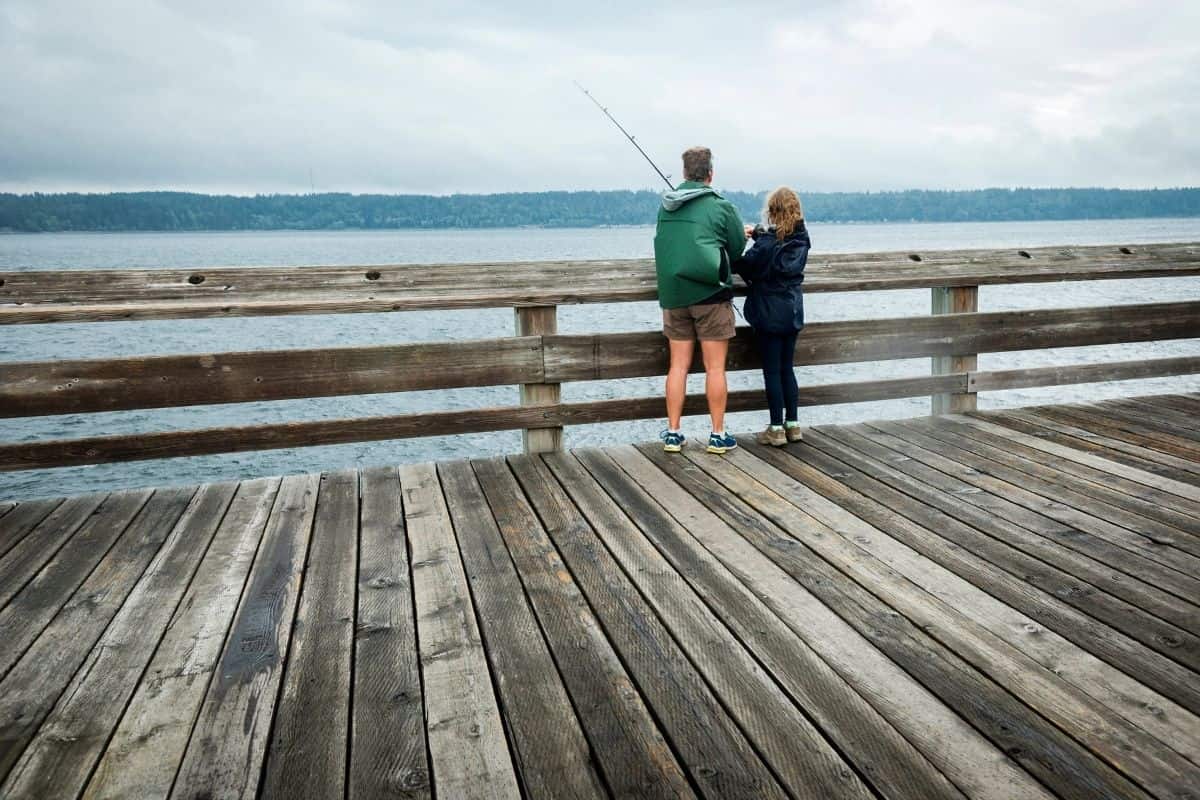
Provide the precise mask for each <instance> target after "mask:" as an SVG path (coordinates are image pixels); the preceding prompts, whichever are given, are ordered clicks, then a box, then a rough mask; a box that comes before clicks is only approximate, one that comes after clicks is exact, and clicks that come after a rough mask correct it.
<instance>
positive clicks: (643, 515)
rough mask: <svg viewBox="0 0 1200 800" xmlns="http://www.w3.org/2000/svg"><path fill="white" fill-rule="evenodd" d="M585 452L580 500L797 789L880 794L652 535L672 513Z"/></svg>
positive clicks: (577, 473) (782, 777)
mask: <svg viewBox="0 0 1200 800" xmlns="http://www.w3.org/2000/svg"><path fill="white" fill-rule="evenodd" d="M575 457H576V459H577V460H578V462H580V463H581V464H582V465H583V467H584V468H585V469H586V470H587V472H583V471H582V470H579V468H578V467H577V466H576V465H573V464H570V463H569V462H568V463H567V464H566V465H565V466H566V469H567V470H572V471H573V474H572V477H571V479H570V481H569V484H570V487H571V489H570V491H571V492H573V494H574V497H575V500H576V505H578V506H579V508H580V510H581V511H583V513H584V515H585V516H587V517H588V518H589V519H590V520H592V522H593V526H592V527H593V529H594V530H595V531H596V534H597V536H598V537H599V538H600V539H601V540H602V541H603V542H604V544H605V545H606V546H607V547H608V550H609V552H610V553H611V554H612V555H613V557H614V558H615V559H616V561H617V563H618V564H619V565H620V566H621V567H622V568H623V569H624V571H625V575H626V576H627V577H628V578H629V580H630V581H631V582H632V583H633V584H634V586H636V587H637V589H638V590H639V591H640V592H641V594H642V596H643V597H644V598H645V599H646V600H647V602H649V603H650V605H651V607H653V608H654V610H655V611H656V612H657V613H658V616H659V618H660V619H662V621H663V624H664V625H666V627H667V628H668V629H669V630H670V631H671V633H672V635H673V636H674V637H675V640H676V642H678V643H679V645H680V647H681V648H682V649H683V650H684V652H685V653H687V655H688V657H689V658H690V660H691V662H692V663H693V664H694V665H695V667H696V669H697V670H698V671H699V672H700V673H701V674H702V675H703V676H704V678H705V680H706V681H707V683H708V684H709V686H711V687H712V690H713V692H714V693H715V694H716V695H717V696H718V697H719V698H721V700H722V701H723V704H724V706H725V708H726V709H727V710H728V711H729V713H730V715H731V716H732V717H733V719H734V720H735V721H736V722H737V723H738V725H739V727H740V728H741V729H742V731H743V732H744V733H745V734H746V736H747V738H748V739H749V740H750V741H751V742H752V743H753V744H754V747H755V749H756V750H757V751H758V753H759V754H760V755H761V756H762V758H763V760H764V761H765V762H766V763H767V765H768V766H770V767H771V769H772V771H773V772H774V773H775V775H776V776H777V778H778V779H779V781H780V783H782V784H783V786H784V788H785V789H787V791H788V792H789V794H790V795H791V796H793V797H812V798H825V797H845V798H853V797H860V798H867V797H871V796H872V792H871V791H870V789H868V788H867V786H866V784H865V783H864V782H863V781H862V779H861V778H860V777H859V776H858V775H857V774H856V773H855V772H854V770H852V769H851V768H850V766H849V765H848V764H847V762H846V761H845V760H844V758H843V757H842V756H841V755H840V754H839V753H838V752H837V751H836V750H835V749H834V748H833V747H832V745H831V744H830V743H829V742H828V741H827V740H826V739H825V737H824V735H823V734H822V733H821V731H820V730H819V729H818V728H817V727H816V726H815V725H813V724H812V723H811V722H809V720H808V719H807V718H806V717H805V716H804V714H802V713H801V710H800V709H799V708H797V707H796V706H795V705H794V704H793V703H792V702H791V700H790V698H789V697H788V695H787V694H786V693H785V692H784V690H783V689H782V688H781V687H780V686H778V684H776V682H775V680H774V679H773V677H772V676H771V674H770V673H769V672H768V671H767V670H765V669H763V668H762V667H761V666H760V665H759V664H758V663H757V661H756V660H755V658H754V656H753V655H752V654H751V652H750V651H748V650H747V648H746V647H745V646H744V645H743V644H742V642H741V641H739V640H738V639H737V638H736V637H735V636H734V634H733V633H732V632H731V631H730V630H729V629H728V628H726V627H725V625H724V624H723V623H722V621H721V619H720V618H719V617H718V614H722V610H721V608H720V606H719V605H717V606H716V607H715V608H709V606H708V605H706V604H705V602H704V600H703V599H701V598H700V597H699V596H698V595H697V594H696V593H695V592H693V591H692V589H691V587H689V586H688V584H687V583H686V582H685V581H684V579H683V578H682V576H681V575H680V574H679V573H678V572H677V571H676V570H675V568H674V567H673V566H672V565H671V564H670V562H669V561H667V560H666V559H665V558H664V557H663V556H662V554H661V553H659V552H658V550H657V549H656V548H655V547H654V545H653V544H652V543H651V542H650V541H649V540H647V539H646V537H645V536H644V535H643V534H642V530H641V529H642V528H643V527H651V528H653V527H654V526H656V525H661V524H663V523H664V522H665V521H667V520H669V518H666V519H664V515H663V512H662V509H661V508H659V507H658V506H657V505H656V504H654V503H653V501H651V500H650V498H649V496H647V495H646V493H645V492H644V491H643V490H642V489H641V488H640V487H638V486H637V485H636V484H635V483H633V482H632V481H630V480H629V478H628V477H627V476H626V475H625V473H623V472H621V470H620V469H618V468H617V466H616V465H615V464H613V463H612V461H611V460H610V459H609V458H608V457H607V456H605V455H603V454H602V453H600V452H599V451H596V450H584V451H576V452H575ZM589 472H590V473H591V478H592V479H591V480H589V477H588V473H589ZM938 788H939V789H941V790H942V792H943V796H959V795H958V793H957V792H954V791H953V790H952V787H951V786H950V785H949V783H948V782H945V781H943V783H942V784H941V785H939V786H938Z"/></svg>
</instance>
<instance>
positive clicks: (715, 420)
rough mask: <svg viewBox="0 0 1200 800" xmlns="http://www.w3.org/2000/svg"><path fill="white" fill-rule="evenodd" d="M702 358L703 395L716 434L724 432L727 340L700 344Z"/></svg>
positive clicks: (727, 389) (726, 390)
mask: <svg viewBox="0 0 1200 800" xmlns="http://www.w3.org/2000/svg"><path fill="white" fill-rule="evenodd" d="M700 354H701V356H703V358H704V395H705V396H706V397H707V398H708V414H709V416H711V417H712V429H713V431H714V432H716V433H720V432H724V430H725V402H726V400H727V399H728V397H729V384H728V383H727V382H726V380H725V357H726V356H727V355H728V354H729V340H728V339H709V340H707V341H701V342H700Z"/></svg>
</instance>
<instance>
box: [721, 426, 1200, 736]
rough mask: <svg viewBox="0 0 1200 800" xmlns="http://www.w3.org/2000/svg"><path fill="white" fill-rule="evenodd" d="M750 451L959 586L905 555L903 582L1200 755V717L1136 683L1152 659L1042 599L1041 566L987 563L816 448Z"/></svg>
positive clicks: (947, 523) (968, 533)
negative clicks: (1037, 573) (1034, 575)
mask: <svg viewBox="0 0 1200 800" xmlns="http://www.w3.org/2000/svg"><path fill="white" fill-rule="evenodd" d="M742 445H743V446H744V447H746V448H747V450H748V452H750V453H751V454H752V455H754V456H756V457H758V458H761V459H762V460H763V461H766V462H767V463H769V464H771V465H772V466H773V467H775V468H776V469H778V470H780V471H781V472H783V473H785V474H787V475H789V476H791V477H793V478H795V479H796V480H798V481H801V482H803V483H804V484H805V485H806V486H808V487H810V488H811V489H813V490H814V491H816V492H819V493H820V494H821V495H822V496H823V497H826V498H828V499H829V500H831V501H833V502H836V503H837V504H838V505H839V506H841V507H842V508H845V509H846V510H847V511H850V512H851V513H853V514H855V515H856V516H858V517H859V518H861V519H863V520H864V521H865V522H867V523H869V524H871V525H873V526H875V527H876V528H878V529H879V530H880V531H882V532H885V533H887V534H888V535H889V536H890V537H892V538H893V539H895V540H896V541H897V542H899V543H902V544H903V545H905V546H907V547H908V548H910V549H911V553H913V554H920V555H921V556H924V557H925V558H926V559H929V560H930V561H932V562H935V563H936V564H938V565H939V566H940V567H942V568H944V569H946V570H948V571H949V572H951V573H953V574H954V575H955V576H957V578H958V580H954V579H952V578H950V577H949V576H947V575H945V574H939V572H938V571H936V570H932V569H931V567H930V565H928V564H923V563H921V562H920V561H919V560H918V561H914V560H913V559H912V558H911V557H910V556H909V553H908V552H906V551H904V550H899V552H898V555H895V556H891V555H885V556H884V559H885V560H886V562H887V563H888V564H889V565H890V566H896V565H897V562H899V561H900V560H901V559H903V563H904V564H905V565H906V566H908V569H907V570H906V571H905V574H906V575H908V576H910V577H911V578H912V579H913V580H914V581H916V582H919V583H920V585H922V586H923V588H925V589H926V590H927V591H930V592H932V593H934V594H935V595H937V596H938V597H940V598H941V599H943V600H945V601H946V602H947V603H950V604H951V605H953V606H955V607H957V608H961V609H964V610H969V611H970V612H971V616H972V618H973V619H976V620H978V621H979V622H981V624H983V625H985V626H986V627H987V628H988V630H990V631H991V632H992V633H994V634H996V635H997V636H999V637H1001V638H1002V639H1004V640H1005V641H1007V642H1008V643H1009V644H1012V645H1013V646H1015V647H1018V648H1020V649H1022V650H1023V651H1024V652H1026V653H1028V654H1029V655H1030V656H1032V657H1034V658H1036V659H1037V660H1038V662H1039V663H1041V664H1042V665H1043V666H1045V667H1047V668H1048V669H1052V670H1054V672H1055V673H1056V674H1058V675H1060V676H1062V677H1063V678H1065V679H1066V680H1068V681H1070V682H1072V683H1073V684H1075V685H1076V686H1078V687H1080V688H1081V689H1083V690H1084V691H1086V692H1087V693H1088V694H1089V695H1091V696H1092V697H1094V698H1096V699H1097V700H1100V701H1101V702H1103V703H1105V704H1106V705H1108V706H1109V707H1110V708H1112V709H1113V710H1114V711H1116V712H1117V713H1119V714H1121V715H1122V716H1124V717H1125V718H1126V719H1128V720H1130V721H1131V722H1133V723H1135V724H1137V725H1138V726H1140V727H1141V728H1142V729H1143V730H1146V731H1147V732H1149V733H1151V734H1153V735H1154V736H1155V737H1156V738H1157V739H1158V741H1159V742H1160V743H1161V745H1162V746H1166V747H1170V748H1171V749H1173V750H1175V751H1176V752H1177V753H1179V754H1180V755H1183V756H1185V757H1188V756H1189V753H1192V752H1200V751H1198V750H1197V748H1200V717H1197V716H1196V715H1194V714H1191V713H1190V712H1188V711H1187V710H1186V709H1184V708H1183V707H1181V706H1179V705H1178V704H1176V703H1174V702H1173V701H1172V700H1170V699H1169V698H1167V697H1165V696H1163V695H1161V694H1159V693H1157V692H1155V691H1153V690H1151V689H1149V688H1148V687H1146V686H1145V685H1144V684H1143V683H1141V682H1140V681H1139V680H1138V679H1137V678H1135V677H1132V676H1134V675H1140V674H1141V669H1140V667H1141V664H1142V661H1141V659H1143V658H1145V657H1146V656H1147V655H1151V654H1149V653H1147V651H1146V650H1145V648H1143V647H1142V646H1140V645H1138V644H1137V643H1136V642H1134V641H1133V640H1131V639H1129V638H1128V637H1126V636H1124V635H1123V634H1121V633H1119V632H1117V631H1115V630H1113V629H1112V628H1109V627H1107V626H1104V625H1101V624H1098V623H1097V622H1096V621H1095V620H1094V619H1092V618H1091V617H1088V616H1087V615H1086V614H1083V613H1081V612H1078V611H1075V610H1074V609H1072V608H1070V607H1069V606H1067V605H1066V604H1065V603H1063V602H1061V601H1060V600H1058V599H1057V598H1056V597H1055V596H1054V595H1053V594H1052V593H1050V592H1043V591H1039V590H1038V588H1036V586H1037V584H1036V583H1035V582H1034V581H1030V582H1028V583H1027V582H1026V581H1025V580H1023V578H1024V577H1025V575H1027V574H1029V572H1032V571H1034V570H1037V569H1039V568H1044V567H1040V565H1039V564H1038V562H1036V561H1034V560H1033V559H1027V560H1026V561H1025V562H1024V563H1025V564H1028V566H1026V567H1025V569H1026V570H1028V572H1025V573H1022V572H1021V569H1020V568H1021V566H1022V562H1021V561H1020V559H1013V560H1007V561H1006V560H1004V559H1003V554H1001V555H1000V556H999V557H997V556H996V555H995V553H996V551H997V550H1001V553H1002V549H1003V547H1004V545H1002V544H1000V543H998V542H997V543H995V545H997V546H993V547H991V548H988V547H986V546H985V547H983V548H980V549H981V550H982V551H983V552H984V554H988V555H991V556H992V558H994V559H995V560H996V561H997V562H999V563H992V562H990V561H988V560H986V559H985V558H983V557H981V556H980V555H977V554H976V553H974V552H972V550H971V549H970V546H969V545H970V544H971V543H972V542H973V539H978V538H982V539H986V537H984V536H982V535H981V534H979V533H978V532H977V531H975V530H974V529H973V528H971V527H970V526H967V525H964V524H962V523H960V522H959V521H958V520H956V519H954V518H952V517H950V516H948V515H946V514H944V513H942V512H940V511H938V510H937V509H935V508H932V507H930V506H926V505H925V504H924V503H921V502H919V501H917V500H915V499H914V498H911V497H907V496H905V495H903V494H901V493H900V492H898V491H895V490H894V489H892V488H891V487H889V486H887V485H886V484H884V483H882V482H881V481H878V480H875V479H873V478H871V477H869V476H867V475H866V474H865V473H863V472H860V471H859V470H856V469H854V468H852V467H850V466H849V465H848V464H847V463H846V462H844V461H839V460H837V459H835V458H832V457H829V456H826V455H824V454H823V453H820V452H817V451H816V450H815V448H813V447H809V446H801V447H793V448H788V452H786V453H785V452H782V451H780V450H778V449H775V448H767V447H763V446H761V445H758V444H756V443H753V442H749V441H746V442H743V443H742ZM868 544H869V543H868ZM1014 564H1015V566H1016V569H1013V566H1014ZM1005 568H1008V571H1005ZM1068 643H1074V644H1076V645H1078V646H1076V647H1071V646H1069V645H1068ZM1109 662H1111V663H1112V664H1115V665H1116V666H1110V663H1109ZM1122 669H1123V670H1124V671H1121V670H1122Z"/></svg>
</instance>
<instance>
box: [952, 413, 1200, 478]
mask: <svg viewBox="0 0 1200 800" xmlns="http://www.w3.org/2000/svg"><path fill="white" fill-rule="evenodd" d="M973 413H974V412H973ZM987 419H988V420H989V421H991V422H995V423H996V424H998V425H1004V426H1005V427H1009V428H1014V429H1016V430H1020V431H1022V432H1024V433H1028V434H1030V435H1032V436H1040V437H1043V438H1047V439H1048V440H1050V441H1053V442H1057V443H1060V444H1063V445H1065V446H1067V447H1071V448H1075V449H1080V450H1085V451H1087V452H1090V453H1095V454H1096V455H1099V456H1101V457H1103V458H1107V459H1111V460H1113V461H1117V462H1119V463H1121V464H1126V465H1128V466H1131V467H1135V468H1137V469H1140V470H1143V471H1145V472H1149V473H1151V474H1154V475H1161V476H1163V477H1166V478H1170V479H1172V480H1175V481H1179V482H1181V483H1185V484H1188V485H1193V486H1200V464H1193V463H1192V462H1190V461H1187V460H1186V459H1182V458H1174V457H1172V456H1168V455H1166V454H1165V453H1159V452H1157V451H1155V450H1150V449H1149V448H1146V447H1139V446H1138V445H1134V444H1130V443H1128V442H1124V441H1121V440H1120V439H1113V438H1111V437H1108V436H1104V435H1102V434H1099V433H1096V432H1094V431H1090V430H1087V429H1085V428H1081V427H1079V425H1078V423H1076V424H1074V425H1072V424H1070V423H1065V422H1061V421H1058V420H1054V419H1050V418H1049V417H1044V416H1041V415H1039V414H1035V413H1033V412H1032V411H1031V410H1029V409H1020V410H1017V409H1010V410H1008V411H1006V412H1004V413H1001V414H993V415H991V416H989V417H987Z"/></svg>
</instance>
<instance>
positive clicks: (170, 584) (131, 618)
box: [0, 483, 237, 799]
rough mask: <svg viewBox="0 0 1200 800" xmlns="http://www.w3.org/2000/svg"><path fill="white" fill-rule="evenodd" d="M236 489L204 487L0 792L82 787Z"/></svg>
mask: <svg viewBox="0 0 1200 800" xmlns="http://www.w3.org/2000/svg"><path fill="white" fill-rule="evenodd" d="M236 488H237V485H236V484H229V483H224V484H208V485H205V486H202V487H201V488H200V489H199V490H198V491H197V492H196V493H195V495H194V496H193V497H192V500H191V503H190V504H189V505H188V507H187V508H186V509H185V510H184V512H183V516H182V517H180V519H179V522H178V523H176V524H175V525H174V527H173V528H172V529H171V531H170V533H169V534H168V535H167V538H166V540H165V541H164V542H163V545H162V548H161V549H160V550H159V551H158V553H157V555H155V556H154V559H153V560H152V561H151V562H150V564H149V566H147V567H146V571H145V572H144V573H143V574H142V576H141V578H140V579H139V580H138V582H137V584H136V585H135V586H134V587H133V590H132V591H131V592H130V593H129V597H128V599H127V600H126V601H125V603H124V605H122V606H121V608H120V610H119V611H118V612H117V614H116V616H114V617H113V620H112V622H111V624H110V625H109V626H108V628H107V630H105V631H104V635H103V636H101V638H100V640H99V642H97V643H96V646H95V649H93V650H92V652H91V653H90V654H89V655H88V658H87V660H86V661H85V662H84V664H83V666H82V667H81V668H80V670H79V672H78V673H77V674H76V675H75V678H74V680H73V681H72V682H71V685H70V686H68V687H67V689H66V691H65V692H64V693H63V698H62V700H60V701H59V703H58V704H57V705H56V706H55V708H54V710H53V711H52V712H51V713H50V714H49V716H47V718H46V720H45V721H44V722H43V723H42V725H41V727H40V728H38V731H37V734H36V735H35V736H34V737H33V740H32V741H31V742H30V743H29V746H28V747H27V748H26V750H25V752H24V754H23V755H22V757H21V760H20V761H18V762H17V764H16V766H15V767H14V768H13V770H12V772H10V773H9V776H8V780H7V781H6V782H5V784H4V785H3V786H2V787H0V794H3V795H4V796H5V797H12V798H31V799H32V798H41V797H75V796H77V795H78V794H79V792H80V791H81V790H82V789H83V787H84V784H85V783H87V780H88V777H89V776H90V775H91V772H92V768H93V767H94V766H95V764H96V761H97V760H98V759H99V757H100V753H101V751H102V750H103V749H104V747H105V745H106V744H107V743H108V740H109V737H110V736H111V735H112V733H113V730H114V729H115V728H116V726H117V722H118V720H119V719H120V717H121V712H122V711H124V709H125V704H126V702H127V701H128V700H129V698H130V697H131V696H132V695H133V693H134V690H135V689H136V688H137V684H138V682H139V680H140V679H141V677H142V673H143V671H144V670H145V668H146V665H147V663H148V662H149V661H150V658H151V656H152V655H153V654H154V650H155V648H156V646H157V645H158V642H159V640H160V639H161V638H162V636H163V632H164V631H165V629H166V626H167V623H168V622H170V620H171V617H172V616H173V615H174V613H175V609H176V607H177V605H178V604H179V601H180V599H181V598H182V597H183V595H184V592H185V591H186V590H187V588H188V586H189V584H190V583H191V579H192V576H193V575H194V574H195V571H196V568H197V567H198V566H199V564H200V559H201V556H203V555H204V553H205V551H206V550H207V549H208V546H209V543H210V542H211V541H212V538H213V535H214V534H215V533H216V531H217V528H218V526H219V525H220V523H221V520H222V518H223V517H224V515H225V511H226V510H227V509H228V507H229V503H230V501H231V500H232V499H233V494H234V491H235V490H236Z"/></svg>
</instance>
